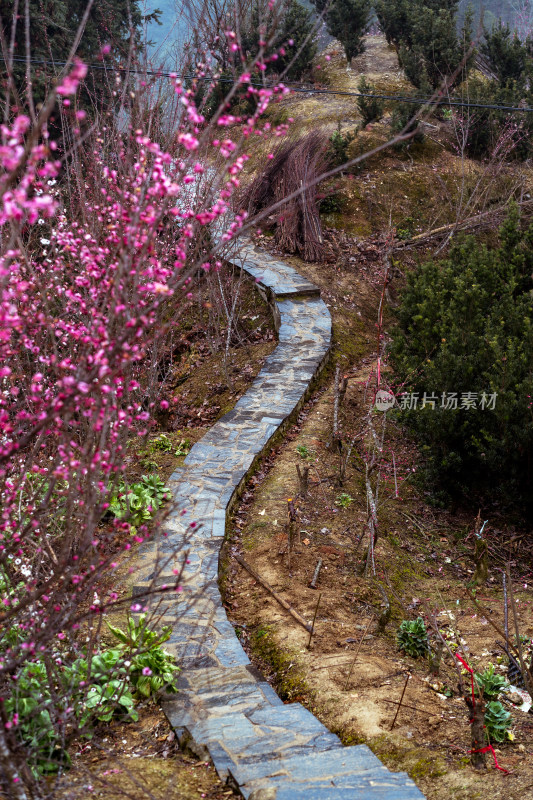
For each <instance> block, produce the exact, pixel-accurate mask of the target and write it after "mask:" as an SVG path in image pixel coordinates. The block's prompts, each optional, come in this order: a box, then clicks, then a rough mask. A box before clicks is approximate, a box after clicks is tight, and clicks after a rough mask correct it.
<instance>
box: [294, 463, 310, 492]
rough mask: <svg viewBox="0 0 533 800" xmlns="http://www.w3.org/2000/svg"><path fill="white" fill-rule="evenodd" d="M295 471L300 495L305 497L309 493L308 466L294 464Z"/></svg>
mask: <svg viewBox="0 0 533 800" xmlns="http://www.w3.org/2000/svg"><path fill="white" fill-rule="evenodd" d="M296 472H297V473H298V481H299V484H300V496H301V497H307V495H308V494H309V467H308V466H307V467H302V469H301V470H300V465H299V464H296Z"/></svg>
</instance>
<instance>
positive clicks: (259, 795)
mask: <svg viewBox="0 0 533 800" xmlns="http://www.w3.org/2000/svg"><path fill="white" fill-rule="evenodd" d="M276 795H277V791H276V788H275V787H270V788H268V789H256V790H255V791H254V792H252V794H251V795H250V796H249V798H248V800H276Z"/></svg>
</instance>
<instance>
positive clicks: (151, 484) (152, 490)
mask: <svg viewBox="0 0 533 800" xmlns="http://www.w3.org/2000/svg"><path fill="white" fill-rule="evenodd" d="M170 497H171V491H170V489H168V488H167V487H166V486H165V484H164V483H163V481H162V480H161V478H159V477H158V476H157V475H143V476H142V478H141V480H140V482H139V483H132V484H131V485H127V484H125V483H124V482H123V481H121V482H120V484H119V485H118V487H117V489H116V490H115V492H114V493H113V495H112V496H111V498H110V500H109V511H110V512H111V513H112V514H113V515H114V516H115V517H116V518H117V519H125V520H127V521H128V522H130V523H131V524H132V525H135V526H138V525H143V524H145V523H147V522H149V521H150V520H151V519H152V518H153V517H154V515H155V514H156V512H157V511H158V510H159V508H160V507H161V505H162V503H164V502H165V500H168V499H170Z"/></svg>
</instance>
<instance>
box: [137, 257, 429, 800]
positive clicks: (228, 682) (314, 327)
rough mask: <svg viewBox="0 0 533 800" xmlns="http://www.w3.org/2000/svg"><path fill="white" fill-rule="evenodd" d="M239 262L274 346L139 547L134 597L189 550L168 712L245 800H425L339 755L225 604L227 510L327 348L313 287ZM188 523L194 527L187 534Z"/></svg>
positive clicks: (199, 447)
mask: <svg viewBox="0 0 533 800" xmlns="http://www.w3.org/2000/svg"><path fill="white" fill-rule="evenodd" d="M232 260H233V263H234V264H235V265H236V266H238V267H241V268H242V269H244V270H245V271H246V272H247V273H248V274H249V275H251V276H252V277H253V278H255V280H256V283H257V287H258V289H259V291H260V292H261V293H262V294H263V295H264V296H265V297H266V298H267V300H268V301H269V302H270V304H271V306H272V309H273V313H274V318H275V323H276V328H277V332H278V336H279V344H278V346H277V348H276V350H275V351H274V352H273V353H271V355H269V356H268V357H267V358H266V360H265V363H264V366H263V368H262V370H261V372H260V373H259V375H258V376H257V378H256V380H255V381H254V383H253V384H252V386H251V387H250V389H249V390H248V391H247V392H246V394H245V395H244V396H243V397H241V399H240V400H239V401H238V402H237V404H236V405H235V408H234V409H233V410H232V411H230V412H229V413H228V414H226V415H225V416H224V417H222V419H221V420H219V422H217V423H216V424H215V425H214V426H213V427H212V428H211V430H210V431H209V432H208V433H207V434H206V435H205V436H204V437H203V439H202V440H201V441H199V442H198V443H197V444H195V445H194V447H193V448H192V449H191V451H190V453H189V455H188V456H187V457H186V459H185V466H184V468H182V469H180V470H176V472H174V474H173V475H172V476H171V479H170V481H169V485H170V486H171V488H172V490H173V492H174V497H175V501H176V504H177V510H176V511H175V512H174V513H173V515H172V516H170V517H169V519H168V521H167V524H166V527H165V531H164V533H165V534H166V537H164V538H162V540H161V541H159V542H158V543H154V542H152V543H147V544H145V545H143V546H142V552H141V558H142V564H143V566H142V569H141V571H140V573H139V581H138V585H137V586H136V587H134V593H139V592H142V591H144V590H145V589H146V588H147V587H149V586H150V585H153V582H154V581H155V582H156V583H157V584H158V585H161V584H165V583H168V584H170V583H172V584H173V583H174V582H175V580H176V578H175V574H174V572H173V571H172V570H173V569H176V568H179V565H180V562H182V561H183V558H184V555H183V554H184V552H185V551H188V552H189V555H188V560H189V562H190V563H189V564H188V565H187V572H186V580H184V581H183V585H184V591H183V592H182V593H181V594H176V595H173V596H172V598H168V599H167V597H168V596H167V595H164V596H163V597H164V601H163V602H162V605H161V606H160V608H161V609H162V611H163V616H162V619H161V622H160V624H161V625H163V624H165V625H170V626H171V627H172V635H171V638H170V640H169V642H168V643H167V645H166V647H167V649H168V650H169V651H171V652H172V653H174V654H175V655H176V658H177V659H178V663H180V664H181V666H182V668H183V671H182V673H181V675H180V678H179V692H178V694H177V695H175V696H170V697H168V696H167V698H166V699H165V700H164V702H163V709H164V711H165V713H166V715H167V717H168V718H169V720H170V722H171V724H172V726H173V727H174V730H175V731H176V734H177V736H178V738H179V741H180V743H181V744H182V745H183V746H185V745H186V746H188V747H189V748H191V749H192V750H193V751H194V752H196V753H197V754H198V755H199V756H200V757H205V758H207V757H209V758H211V759H212V761H213V763H214V765H215V767H216V769H217V772H218V774H219V775H220V776H221V778H223V779H227V780H228V782H229V783H230V784H231V785H233V786H234V787H236V788H238V790H239V791H240V792H241V794H242V795H243V796H244V797H245V798H250V800H274V798H275V800H293V798H294V800H298V798H302V800H303V798H305V800H334V798H335V800H337V798H342V799H343V800H352V798H354V799H355V798H360V800H363V799H364V800H378V799H379V800H423V795H422V794H421V793H420V791H419V790H418V789H417V787H416V786H415V784H414V783H413V782H412V781H411V780H410V779H409V778H408V777H407V775H406V774H405V773H391V772H389V771H388V770H387V769H386V768H385V767H384V766H383V764H382V763H381V762H380V761H379V759H378V758H376V756H375V755H374V754H373V753H372V751H371V750H369V748H368V747H366V746H365V745H356V746H353V747H343V745H342V744H341V742H340V740H339V738H338V737H337V736H335V735H334V734H332V733H330V732H329V731H328V730H327V728H326V727H325V726H324V725H322V723H321V722H319V721H318V720H317V719H316V718H315V717H314V716H313V715H312V714H311V713H310V712H309V711H308V710H307V709H306V708H304V707H303V706H302V705H300V703H291V704H290V705H284V704H283V702H282V701H281V700H280V698H279V697H278V696H277V694H276V693H275V692H274V690H273V689H272V687H271V686H269V684H268V683H267V682H266V681H265V680H264V679H263V677H262V676H261V675H260V674H259V672H258V671H257V670H256V669H255V668H254V667H253V666H252V664H251V663H250V660H249V658H248V656H247V655H246V653H245V652H244V650H243V649H242V647H241V645H240V642H239V640H238V638H237V636H236V634H235V631H234V629H233V626H232V625H231V623H230V622H229V621H228V619H227V616H226V612H225V610H224V608H223V606H222V602H221V597H220V593H219V589H218V567H219V552H220V548H221V546H222V543H223V540H224V533H225V526H226V514H227V512H228V508H229V507H230V506H231V504H232V501H233V500H234V499H236V497H237V496H238V490H239V488H240V487H241V486H242V485H243V484H244V482H245V481H246V480H247V476H248V474H249V472H250V470H251V469H252V468H253V466H254V464H255V463H256V461H257V460H258V459H259V458H260V456H261V455H262V454H263V453H264V452H265V451H266V450H267V449H268V446H269V442H270V440H271V439H272V437H273V436H274V435H275V434H276V433H277V432H278V431H279V429H280V428H282V427H283V426H284V425H286V424H288V421H289V418H292V415H293V414H294V412H295V411H296V410H297V409H298V408H299V407H300V406H301V405H302V404H303V402H304V400H305V399H306V396H307V394H308V393H309V387H310V383H311V382H312V381H313V379H314V378H315V377H316V376H317V374H318V372H319V371H320V369H321V367H322V366H323V364H324V363H325V360H326V358H327V355H328V352H329V347H330V340H331V317H330V314H329V311H328V309H327V307H326V305H325V304H324V303H323V301H322V300H321V299H320V292H319V290H318V289H317V287H316V286H314V285H313V284H312V283H310V282H309V281H307V280H306V279H305V278H302V276H301V275H299V274H298V273H297V272H295V270H293V269H292V268H291V267H289V266H288V265H287V264H285V263H283V262H281V261H277V260H276V259H274V258H272V257H270V256H268V255H267V254H265V253H264V252H262V251H259V250H256V249H255V248H253V247H252V246H251V245H245V246H241V247H240V249H239V250H238V251H237V254H236V255H235V257H234V258H233V259H232ZM180 509H181V510H180ZM191 521H194V522H196V523H199V524H198V525H197V526H196V527H195V528H194V529H193V530H192V533H191V529H190V528H189V527H188V525H189V523H190V522H191ZM156 575H157V577H154V576H156Z"/></svg>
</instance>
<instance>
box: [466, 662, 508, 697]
mask: <svg viewBox="0 0 533 800" xmlns="http://www.w3.org/2000/svg"><path fill="white" fill-rule="evenodd" d="M474 680H475V686H476V694H480V693H481V692H482V693H483V697H484V698H485V699H486V700H495V699H496V698H497V697H498V695H499V693H500V692H502V691H503V690H504V689H507V687H508V686H509V683H508V681H506V680H505V678H504V677H503V675H497V674H496V673H495V672H494V665H493V664H489V666H488V667H487V669H486V670H484V671H483V672H478V673H476V674H475V676H474Z"/></svg>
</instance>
